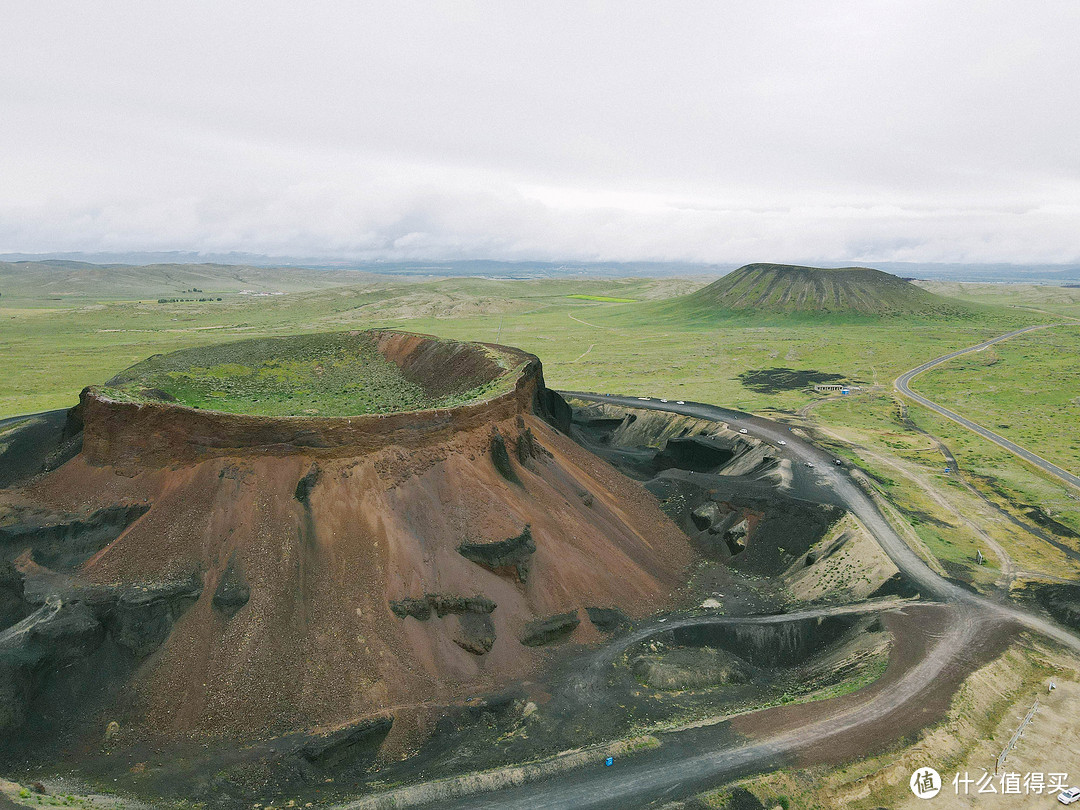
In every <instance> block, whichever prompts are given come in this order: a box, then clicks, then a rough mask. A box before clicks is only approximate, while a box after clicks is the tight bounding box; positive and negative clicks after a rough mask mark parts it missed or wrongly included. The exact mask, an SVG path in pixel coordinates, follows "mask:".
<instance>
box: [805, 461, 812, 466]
mask: <svg viewBox="0 0 1080 810" xmlns="http://www.w3.org/2000/svg"><path fill="white" fill-rule="evenodd" d="M806 466H807V467H813V466H814V463H813V462H812V461H808V462H806Z"/></svg>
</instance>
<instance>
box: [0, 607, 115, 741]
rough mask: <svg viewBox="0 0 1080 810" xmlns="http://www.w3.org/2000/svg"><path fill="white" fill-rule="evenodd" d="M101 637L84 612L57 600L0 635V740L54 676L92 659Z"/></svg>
mask: <svg viewBox="0 0 1080 810" xmlns="http://www.w3.org/2000/svg"><path fill="white" fill-rule="evenodd" d="M104 637H105V631H104V628H103V627H102V626H101V623H100V622H99V621H98V620H97V617H96V616H95V615H94V613H93V611H92V610H91V609H90V608H89V607H87V606H86V605H85V604H83V603H82V602H67V603H61V602H60V601H59V600H58V599H52V600H50V601H49V602H48V603H47V604H45V605H44V606H42V607H41V608H40V609H38V610H37V611H35V612H34V613H32V614H31V615H30V616H28V617H27V618H26V619H24V620H23V621H22V622H21V623H20V624H16V625H14V626H12V627H10V628H8V629H7V630H6V631H4V632H0V740H2V739H3V738H4V737H5V736H6V735H8V734H13V732H15V731H16V730H17V729H19V728H20V727H22V726H23V725H24V724H25V723H26V721H27V719H28V718H29V716H30V713H31V705H32V704H33V701H34V699H35V698H36V697H37V696H38V695H39V694H40V693H41V692H42V691H43V690H44V689H46V688H47V686H48V684H49V682H50V681H51V680H54V679H55V678H56V677H57V676H58V673H64V672H72V673H75V672H77V671H78V667H74V668H72V667H71V666H70V665H71V664H74V663H76V662H78V661H80V660H83V659H85V658H86V657H87V656H89V655H91V654H92V653H93V652H94V651H95V650H96V649H97V648H98V647H99V646H101V642H102V640H103V639H104ZM3 748H4V746H0V752H2V749H3Z"/></svg>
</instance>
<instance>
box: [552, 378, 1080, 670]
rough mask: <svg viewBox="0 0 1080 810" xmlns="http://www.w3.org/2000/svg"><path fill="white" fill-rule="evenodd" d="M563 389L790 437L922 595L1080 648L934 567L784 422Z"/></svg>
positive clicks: (769, 437)
mask: <svg viewBox="0 0 1080 810" xmlns="http://www.w3.org/2000/svg"><path fill="white" fill-rule="evenodd" d="M560 393H562V394H563V396H567V397H575V398H577V399H584V400H588V401H592V402H607V403H610V404H612V405H620V406H622V407H631V408H646V409H649V410H657V411H666V412H669V413H678V414H683V415H684V416H693V417H696V418H698V419H707V420H709V421H713V422H723V423H724V424H726V425H728V426H729V427H731V428H734V429H735V430H739V429H746V430H747V432H748V434H749V435H751V436H754V437H756V438H758V439H764V440H765V441H767V442H769V443H771V444H774V445H777V446H778V447H779V442H780V441H781V440H783V441H784V442H786V446H784V447H783V448H781V452H782V453H784V454H785V455H787V456H788V457H790V458H791V459H792V460H793V461H795V462H797V463H796V464H795V465H793V467H794V469H797V470H805V471H806V472H808V473H810V474H811V475H812V477H813V478H814V479H816V482H817V485H818V487H819V488H820V493H821V497H822V498H823V499H824V498H826V497H828V495H829V494H830V493H831V494H832V495H833V496H834V497H832V498H831V500H834V501H838V502H840V503H843V504H844V505H845V506H846V507H847V509H848V510H849V511H850V512H851V513H852V514H854V515H855V516H856V517H857V518H858V519H859V520H860V521H861V522H862V524H863V525H864V526H865V527H866V528H867V529H868V530H869V532H870V533H871V534H872V535H873V536H874V539H875V540H877V542H878V545H880V546H881V548H882V550H883V551H884V552H885V553H886V554H887V555H888V556H889V558H890V559H891V560H892V561H893V562H894V563H895V564H896V567H897V568H899V569H900V570H901V571H902V572H903V573H904V574H905V575H906V576H907V577H908V578H909V579H910V580H912V581H913V582H914V583H916V585H917V586H918V587H919V591H920V593H921V594H922V595H923V596H924V597H925V596H931V597H934V598H937V599H941V600H943V601H946V602H954V603H956V604H960V605H967V606H969V607H974V608H977V609H979V610H982V611H987V612H989V613H990V614H991V615H997V616H998V617H999V618H1002V619H1007V620H1010V621H1014V622H1017V623H1019V624H1022V625H1023V626H1025V627H1027V628H1028V629H1030V630H1034V631H1035V632H1037V633H1040V634H1041V635H1044V636H1047V637H1049V638H1052V639H1054V640H1055V641H1058V642H1059V643H1061V644H1064V645H1065V646H1067V647H1070V648H1071V649H1073V650H1075V651H1076V652H1078V653H1080V637H1078V636H1076V635H1075V634H1073V633H1072V632H1070V631H1068V630H1065V629H1064V628H1062V627H1059V626H1058V625H1056V624H1054V623H1053V622H1050V621H1047V620H1046V619H1043V618H1042V617H1041V616H1037V615H1034V614H1031V613H1028V612H1027V611H1025V610H1022V609H1020V608H1019V607H1016V606H1014V605H1011V604H1003V603H999V602H994V601H992V600H990V599H987V598H986V597H984V596H980V595H979V594H976V593H972V592H971V591H968V590H966V589H965V588H962V587H960V586H959V585H956V584H955V583H953V582H950V581H949V580H947V579H945V578H944V577H942V576H941V575H940V574H938V573H936V572H935V571H933V570H932V569H931V568H930V567H929V566H928V565H927V564H926V563H925V562H923V560H922V558H921V557H919V555H918V554H916V553H915V552H914V551H912V549H911V547H910V546H908V544H907V543H906V542H904V539H903V538H902V537H901V536H900V535H899V534H898V533H897V532H896V530H895V529H893V527H892V524H890V523H889V522H888V521H887V520H886V519H885V518H884V516H882V514H881V512H880V510H879V509H878V508H877V505H876V504H875V503H874V502H873V500H871V498H870V496H869V495H868V494H867V493H866V492H865V491H864V490H863V488H862V487H861V486H859V485H858V484H857V483H856V482H855V480H854V479H853V478H852V476H851V473H850V472H848V470H847V468H845V467H838V466H836V465H835V463H834V462H835V459H834V458H833V457H832V456H831V455H829V454H828V453H826V452H825V451H824V450H821V449H819V448H818V447H816V446H815V445H813V444H811V443H810V442H808V441H806V440H805V439H802V438H800V437H799V436H798V435H797V434H795V433H793V432H792V430H791V428H789V427H787V426H786V425H783V424H781V423H779V422H774V421H772V420H770V419H765V418H763V417H760V416H754V415H753V414H749V413H744V412H742V411H735V410H731V409H730V408H720V407H717V406H715V405H707V404H705V403H703V402H683V403H682V404H679V403H678V402H661V401H660V400H658V399H653V398H649V399H642V398H641V397H621V396H607V395H604V394H590V393H583V392H578V391H563V392H560ZM807 463H809V464H813V465H814V466H813V467H812V468H807V467H806V466H805V465H806V464H807Z"/></svg>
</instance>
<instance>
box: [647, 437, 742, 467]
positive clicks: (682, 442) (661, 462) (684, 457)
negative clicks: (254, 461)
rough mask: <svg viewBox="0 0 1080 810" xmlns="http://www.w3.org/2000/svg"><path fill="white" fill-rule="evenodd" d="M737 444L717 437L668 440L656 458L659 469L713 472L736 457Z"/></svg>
mask: <svg viewBox="0 0 1080 810" xmlns="http://www.w3.org/2000/svg"><path fill="white" fill-rule="evenodd" d="M735 452H736V444H735V442H732V441H729V440H726V439H720V438H717V437H715V436H685V437H676V438H673V439H668V441H667V444H665V445H664V449H663V450H662V451H661V452H660V454H659V455H657V457H656V464H657V468H658V469H660V470H666V469H669V468H672V467H674V468H676V469H680V470H691V471H693V472H711V471H712V470H715V469H717V468H719V467H723V466H724V465H725V464H727V463H728V462H729V461H731V460H732V459H733V458H734V457H735Z"/></svg>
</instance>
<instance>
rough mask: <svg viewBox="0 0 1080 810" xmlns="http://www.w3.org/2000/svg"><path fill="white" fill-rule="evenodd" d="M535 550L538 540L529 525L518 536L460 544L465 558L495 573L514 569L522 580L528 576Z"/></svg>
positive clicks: (461, 552) (460, 550)
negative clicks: (533, 536)
mask: <svg viewBox="0 0 1080 810" xmlns="http://www.w3.org/2000/svg"><path fill="white" fill-rule="evenodd" d="M535 551H536V542H535V541H534V540H533V538H532V532H531V531H530V529H529V527H528V526H526V527H525V530H524V531H523V532H522V533H521V534H519V535H517V537H511V538H508V539H506V540H499V541H498V542H495V543H462V544H461V545H460V546H458V552H459V553H460V554H461V556H462V557H464V558H465V559H467V560H470V561H472V562H474V563H476V564H477V565H482V566H484V568H487V569H488V570H490V571H494V572H495V573H504V572H507V571H513V573H514V574H515V575H516V576H517V578H518V580H519V581H521V582H525V580H526V579H527V578H528V575H529V561H530V558H531V557H532V555H533V553H535Z"/></svg>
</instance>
